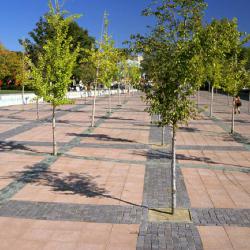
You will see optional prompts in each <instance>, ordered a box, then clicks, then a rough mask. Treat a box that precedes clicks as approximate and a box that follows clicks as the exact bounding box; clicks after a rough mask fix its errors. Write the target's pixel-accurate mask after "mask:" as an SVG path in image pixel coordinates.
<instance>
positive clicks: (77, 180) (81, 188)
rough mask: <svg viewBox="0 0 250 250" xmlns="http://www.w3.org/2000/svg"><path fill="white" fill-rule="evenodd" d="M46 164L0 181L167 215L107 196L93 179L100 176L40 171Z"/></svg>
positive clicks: (16, 172) (106, 191)
mask: <svg viewBox="0 0 250 250" xmlns="http://www.w3.org/2000/svg"><path fill="white" fill-rule="evenodd" d="M45 165H46V164H44V165H43V164H35V166H36V167H34V166H26V168H25V170H23V171H15V172H10V173H9V175H8V176H4V177H0V179H15V180H17V181H21V182H22V183H25V184H33V185H36V186H47V187H51V188H52V190H53V191H55V192H60V193H62V194H64V195H76V194H77V195H80V196H83V197H88V198H95V197H99V198H108V199H112V200H116V201H120V202H122V203H125V204H128V205H132V206H136V207H140V208H145V209H150V210H153V211H156V212H159V213H163V214H168V213H169V212H165V211H161V210H158V209H153V208H150V207H148V206H145V205H142V204H136V203H134V202H131V201H129V200H124V199H122V198H119V197H115V196H113V195H111V194H109V191H108V190H107V189H105V188H104V187H100V186H98V184H97V183H96V181H95V179H96V178H98V177H100V176H91V175H88V174H85V173H69V174H67V175H65V174H63V173H62V172H60V171H51V170H42V169H43V167H44V166H45Z"/></svg>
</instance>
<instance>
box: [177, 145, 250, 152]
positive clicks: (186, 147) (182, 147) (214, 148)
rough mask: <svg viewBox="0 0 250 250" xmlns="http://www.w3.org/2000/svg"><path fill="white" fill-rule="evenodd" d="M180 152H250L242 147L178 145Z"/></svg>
mask: <svg viewBox="0 0 250 250" xmlns="http://www.w3.org/2000/svg"><path fill="white" fill-rule="evenodd" d="M176 149H179V150H199V151H200V150H207V151H210V150H212V151H248V150H247V149H246V148H245V147H242V146H207V145H177V147H176Z"/></svg>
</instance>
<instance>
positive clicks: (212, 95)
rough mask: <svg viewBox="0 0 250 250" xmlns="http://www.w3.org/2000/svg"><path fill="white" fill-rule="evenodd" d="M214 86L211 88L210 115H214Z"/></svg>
mask: <svg viewBox="0 0 250 250" xmlns="http://www.w3.org/2000/svg"><path fill="white" fill-rule="evenodd" d="M213 102H214V87H213V86H212V88H211V101H210V117H212V116H213Z"/></svg>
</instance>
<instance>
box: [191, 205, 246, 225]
mask: <svg viewBox="0 0 250 250" xmlns="http://www.w3.org/2000/svg"><path fill="white" fill-rule="evenodd" d="M190 212H191V217H192V221H193V223H194V224H195V225H198V226H208V225H213V226H223V225H236V226H241V227H250V209H235V208H234V209H232V208H192V209H190Z"/></svg>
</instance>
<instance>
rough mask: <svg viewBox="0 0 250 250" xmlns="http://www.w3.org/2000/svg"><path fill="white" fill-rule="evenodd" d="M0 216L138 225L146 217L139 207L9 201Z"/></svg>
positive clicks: (0, 210) (142, 209)
mask: <svg viewBox="0 0 250 250" xmlns="http://www.w3.org/2000/svg"><path fill="white" fill-rule="evenodd" d="M0 216H2V217H17V218H25V219H38V220H60V221H84V222H95V223H111V224H139V223H140V222H141V220H142V219H143V218H145V217H146V216H147V210H146V208H143V207H140V206H118V205H81V204H69V203H53V202H32V201H15V200H10V201H8V202H6V203H5V204H4V205H3V206H1V207H0Z"/></svg>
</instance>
